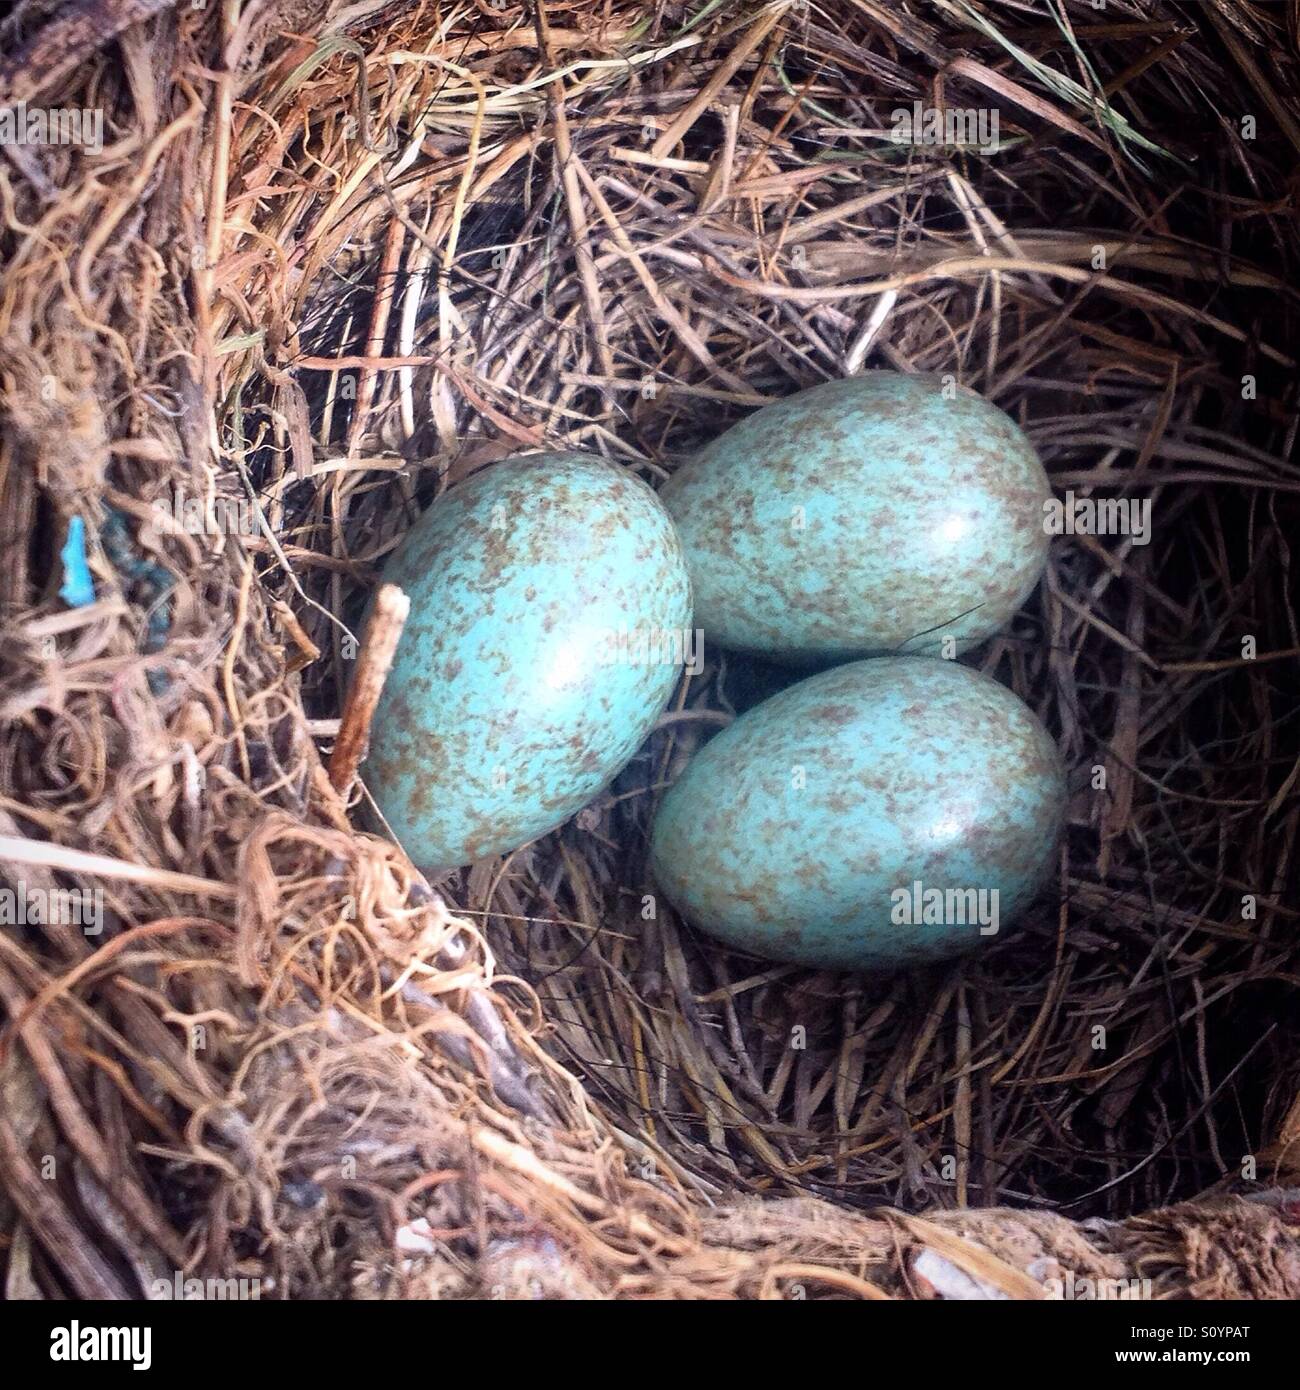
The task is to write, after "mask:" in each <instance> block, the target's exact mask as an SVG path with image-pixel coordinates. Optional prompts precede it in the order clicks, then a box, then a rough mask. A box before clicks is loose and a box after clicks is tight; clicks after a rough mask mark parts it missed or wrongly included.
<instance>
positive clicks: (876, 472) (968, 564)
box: [660, 371, 1051, 661]
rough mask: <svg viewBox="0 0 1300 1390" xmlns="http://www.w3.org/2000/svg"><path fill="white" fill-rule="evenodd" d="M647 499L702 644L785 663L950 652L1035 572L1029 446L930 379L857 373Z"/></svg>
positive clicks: (994, 616) (968, 398)
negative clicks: (691, 597)
mask: <svg viewBox="0 0 1300 1390" xmlns="http://www.w3.org/2000/svg"><path fill="white" fill-rule="evenodd" d="M660 495H661V497H662V498H663V502H664V505H665V506H666V507H667V508H668V510H669V512H671V513H672V517H673V520H674V521H675V522H676V523H677V529H678V531H679V532H680V533H681V537H682V548H683V550H684V551H685V552H686V560H687V564H688V565H689V566H690V570H691V582H692V585H693V586H694V590H695V617H696V621H697V622H699V623H700V625H701V626H702V627H703V629H704V631H705V633H706V635H707V636H709V637H711V638H713V639H714V640H715V641H717V642H720V643H721V644H722V645H723V646H729V647H736V648H740V649H742V650H748V651H755V652H766V653H769V654H771V655H776V656H778V657H780V658H781V659H784V660H794V661H812V660H817V659H819V658H830V659H833V660H845V659H847V658H850V657H855V656H862V655H865V654H868V653H872V652H886V651H899V652H902V651H916V652H925V653H928V654H931V655H940V654H942V655H945V656H947V655H950V654H951V652H952V651H953V650H956V651H962V650H964V649H965V648H967V647H969V646H971V645H973V644H974V643H976V642H979V641H982V640H983V639H984V638H986V637H988V636H990V635H991V634H993V633H994V632H996V631H998V629H999V628H1001V627H1003V626H1004V625H1005V624H1006V622H1007V620H1008V619H1009V618H1010V617H1011V615H1012V614H1013V613H1015V611H1016V609H1017V608H1019V607H1020V605H1021V604H1022V603H1023V602H1024V601H1025V599H1026V598H1027V597H1028V596H1029V594H1030V593H1031V592H1032V590H1033V588H1034V585H1035V584H1036V583H1037V582H1038V579H1039V576H1040V575H1041V574H1042V571H1043V566H1044V564H1045V563H1046V560H1047V547H1048V535H1047V531H1046V529H1045V526H1044V512H1043V503H1044V502H1045V501H1047V500H1048V499H1049V498H1050V497H1051V491H1050V488H1049V487H1048V483H1047V476H1046V474H1045V473H1044V472H1043V467H1042V464H1041V463H1040V462H1039V461H1038V457H1037V455H1036V454H1035V452H1034V449H1033V446H1032V445H1031V444H1030V443H1029V441H1028V440H1027V439H1026V438H1025V436H1024V434H1023V433H1022V432H1021V431H1020V429H1019V428H1018V427H1017V425H1016V424H1015V422H1014V421H1013V420H1012V419H1011V418H1010V417H1009V416H1008V415H1006V414H1005V413H1004V412H1003V411H1001V410H999V409H998V408H997V407H996V406H993V405H990V404H989V402H988V401H986V400H984V399H982V398H981V397H980V396H978V395H976V394H975V393H974V392H972V391H968V390H965V389H963V388H959V387H951V388H950V389H949V390H947V391H945V389H944V387H943V384H942V380H941V378H939V377H935V376H912V375H907V374H904V373H899V372H883V371H882V372H866V373H864V374H863V375H862V376H856V377H849V378H848V379H846V380H844V381H831V382H826V383H825V384H823V385H821V386H814V387H812V388H810V389H809V390H807V391H800V392H798V393H797V394H796V395H793V396H789V397H787V398H786V399H785V400H781V401H777V402H775V403H774V404H772V405H769V406H765V407H763V409H761V410H759V411H756V412H755V413H754V414H753V415H751V416H749V417H748V418H747V419H745V420H742V421H741V422H740V423H739V424H738V425H736V426H734V427H733V428H732V429H730V430H728V431H727V433H726V434H724V435H722V436H721V437H720V438H719V439H716V440H714V442H713V443H712V444H709V445H707V446H706V447H705V448H704V449H702V450H701V451H700V452H699V453H698V454H696V455H695V456H694V457H692V458H691V459H689V460H687V462H686V463H684V464H683V465H682V466H681V467H680V468H679V469H678V470H677V472H676V473H675V474H674V475H673V476H672V477H671V478H670V479H669V480H668V482H667V483H666V484H665V485H664V487H663V488H662V490H661V493H660ZM948 636H951V637H953V638H954V639H955V648H947V649H945V648H944V647H943V646H942V645H941V643H942V640H943V638H945V637H948Z"/></svg>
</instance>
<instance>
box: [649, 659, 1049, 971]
mask: <svg viewBox="0 0 1300 1390" xmlns="http://www.w3.org/2000/svg"><path fill="white" fill-rule="evenodd" d="M1064 805H1065V778H1064V774H1063V771H1062V767H1061V760H1060V757H1059V755H1058V753H1057V750H1056V745H1055V744H1054V743H1053V742H1052V739H1051V737H1050V736H1049V734H1048V733H1047V731H1046V730H1045V729H1044V728H1043V726H1042V725H1041V724H1040V723H1039V721H1038V719H1037V718H1036V717H1035V715H1034V713H1033V712H1032V711H1031V710H1030V709H1029V707H1028V706H1027V705H1025V704H1024V703H1023V702H1022V701H1021V700H1020V699H1019V698H1018V697H1017V696H1015V695H1013V694H1012V692H1011V691H1009V690H1008V689H1006V687H1005V686H1002V685H999V684H998V682H997V681H995V680H991V679H990V678H989V677H987V676H983V675H981V674H980V673H979V672H977V671H973V670H971V669H970V668H969V667H966V666H959V665H957V664H956V663H955V662H951V661H941V660H934V659H931V658H928V657H881V658H879V659H878V660H872V661H858V662H853V663H851V664H850V665H847V666H839V667H835V668H834V669H832V670H830V671H824V672H822V673H821V674H820V675H816V676H811V677H809V678H808V679H807V680H804V681H800V682H799V683H798V684H797V685H793V686H791V687H790V688H789V689H787V690H783V691H782V692H781V693H780V694H778V695H774V696H773V697H772V698H771V699H770V700H768V701H766V702H765V703H763V704H761V705H758V706H756V707H755V708H754V709H751V710H749V711H748V712H747V713H745V714H743V715H741V717H740V718H739V719H737V720H736V722H735V723H734V724H731V725H730V726H728V727H727V728H726V729H725V730H723V732H722V733H720V734H718V735H717V737H715V738H714V739H713V740H712V741H711V742H709V743H707V744H706V745H705V746H704V748H703V749H702V750H701V751H700V752H699V753H698V754H697V755H696V756H695V757H694V758H693V759H692V760H691V761H690V762H689V763H688V764H687V766H686V770H685V771H684V772H683V774H682V776H681V778H680V779H679V780H678V781H677V782H676V783H675V785H674V786H673V787H672V788H671V789H670V790H669V792H668V793H667V795H666V796H665V797H664V799H663V802H662V804H661V806H660V808H659V812H658V815H657V816H656V818H655V824H654V831H653V835H652V842H651V859H652V865H653V870H654V875H655V878H656V880H657V882H658V884H659V886H660V888H661V889H662V890H663V892H664V893H665V895H666V896H667V897H668V898H669V900H670V901H671V902H672V903H673V904H674V905H675V906H676V907H677V908H678V909H679V910H680V911H681V913H682V915H683V916H684V917H686V918H687V920H688V921H691V922H693V923H694V924H695V925H696V926H698V927H699V928H701V929H702V930H703V931H706V932H708V933H710V934H711V935H713V936H716V937H718V938H720V939H721V940H722V941H725V942H727V943H728V944H729V945H732V946H735V947H738V948H740V949H742V950H745V951H750V952H752V953H754V954H755V955H760V956H767V957H770V958H771V959H774V960H782V961H794V962H798V963H802V964H807V965H815V966H822V967H825V968H828V969H854V970H881V971H888V970H894V969H901V968H904V967H907V966H911V965H915V964H920V963H923V962H927V961H932V960H939V959H943V958H944V957H947V956H952V955H957V954H960V953H962V952H965V951H970V950H975V949H976V948H979V947H983V946H987V945H989V944H991V943H993V942H995V941H997V940H1000V939H1001V937H1000V934H1001V932H1002V931H1003V929H1005V928H1006V927H1007V926H1008V925H1009V924H1010V923H1011V922H1012V921H1013V920H1014V918H1015V917H1016V915H1017V914H1018V913H1020V912H1021V911H1022V910H1023V909H1024V907H1025V906H1026V905H1027V904H1028V903H1029V901H1030V900H1031V899H1032V898H1033V896H1034V894H1035V893H1036V891H1037V890H1038V888H1039V886H1040V885H1041V883H1042V882H1043V879H1044V876H1045V874H1046V872H1047V869H1048V867H1049V864H1050V862H1051V859H1052V850H1053V846H1054V844H1055V842H1056V838H1057V835H1058V832H1059V830H1060V827H1061V822H1062V818H1063V814H1064Z"/></svg>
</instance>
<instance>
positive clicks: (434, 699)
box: [364, 453, 691, 872]
mask: <svg viewBox="0 0 1300 1390" xmlns="http://www.w3.org/2000/svg"><path fill="white" fill-rule="evenodd" d="M384 578H385V579H386V580H389V581H391V582H392V583H394V584H398V585H400V586H401V587H402V588H403V589H404V590H405V591H406V593H407V594H408V595H409V596H410V599H411V613H410V617H409V618H408V620H407V624H406V629H405V631H404V633H403V635H402V640H401V643H400V645H399V646H398V650H397V658H396V661H395V663H394V665H393V669H392V672H391V673H390V675H389V677H388V681H387V684H386V685H385V687H384V693H383V696H382V698H381V700H380V703H379V707H378V709H377V710H376V713H375V718H374V723H373V729H372V735H371V747H370V754H369V758H368V761H367V762H366V764H365V768H364V776H365V780H366V785H367V787H368V788H369V790H370V792H371V793H372V795H373V796H374V798H375V802H376V804H377V805H378V807H379V809H380V810H381V811H382V812H383V815H384V818H385V819H386V820H387V822H388V825H389V826H390V828H391V829H392V831H393V832H394V834H395V835H396V836H397V838H398V839H399V841H400V842H401V843H402V845H403V847H404V848H405V849H406V851H407V852H408V853H409V854H410V856H411V858H412V859H413V860H414V862H415V863H416V864H417V865H419V866H420V867H421V868H423V869H425V870H427V871H429V872H436V871H439V870H443V869H448V868H453V867H456V866H459V865H463V864H469V863H471V862H473V861H474V860H476V859H481V858H484V857H485V856H487V855H491V854H498V853H502V852H504V851H506V850H512V849H517V848H518V847H519V846H520V845H522V844H525V843H526V842H527V841H529V840H531V839H533V838H534V837H536V836H538V835H541V834H543V833H545V832H546V831H548V830H551V829H554V827H556V826H557V825H559V824H560V823H561V822H562V821H564V820H566V819H567V818H568V817H569V816H570V815H572V814H573V813H574V812H575V811H577V810H578V809H579V808H581V807H582V806H583V805H584V804H586V803H587V802H588V801H590V800H591V798H592V797H593V796H595V795H596V794H597V793H598V792H599V791H600V790H601V789H602V788H603V787H605V786H606V785H607V783H608V782H609V781H610V780H611V779H612V778H613V777H614V776H615V775H616V774H617V773H618V772H619V771H620V770H621V769H622V768H623V767H624V766H625V765H626V764H627V762H628V761H629V760H630V759H631V757H632V755H633V754H634V753H635V752H636V749H637V747H638V745H639V744H640V743H641V742H642V741H643V740H644V739H645V737H646V735H647V734H648V733H649V732H650V729H651V727H652V726H653V724H654V722H655V720H656V719H657V718H658V716H659V714H660V713H661V712H662V710H663V708H664V705H665V704H666V703H667V701H668V698H669V696H670V695H671V694H672V690H673V687H674V685H675V683H676V680H677V676H678V668H677V665H676V664H674V660H673V656H674V651H675V647H674V642H675V641H677V642H680V640H681V635H682V634H684V633H686V632H687V631H688V630H689V629H690V627H691V591H690V580H689V577H688V575H687V572H686V566H685V563H684V561H683V558H682V553H681V547H680V544H679V542H678V539H677V535H676V532H675V530H674V528H673V525H672V522H671V521H670V520H669V518H668V515H667V513H666V512H665V511H664V509H663V507H662V506H661V505H660V503H659V500H658V498H657V497H656V496H655V494H654V493H653V492H652V491H651V490H650V489H649V488H648V487H647V486H646V485H645V484H644V483H642V482H641V481H640V480H639V479H637V478H635V477H634V476H632V474H630V473H627V472H625V471H624V470H622V469H620V468H618V467H616V466H614V465H612V464H609V463H606V462H604V461H603V460H601V459H598V458H593V457H589V456H587V455H584V454H555V453H551V454H535V455H530V456H525V457H522V458H514V459H507V460H506V461H504V462H502V463H499V464H496V465H494V466H492V467H491V468H489V469H486V470H485V471H483V472H481V473H478V474H475V475H474V476H473V477H471V478H469V479H467V480H466V481H465V482H463V483H461V484H460V485H458V486H457V487H454V488H452V489H451V490H450V491H449V492H446V493H444V494H443V495H442V496H441V497H439V498H438V499H437V501H435V502H434V503H433V505H432V506H431V507H430V508H429V509H428V510H427V511H426V512H425V513H424V514H423V515H422V516H421V517H420V519H419V520H418V521H417V522H416V524H415V525H414V526H413V527H412V528H411V531H410V532H409V534H408V535H407V536H406V538H405V539H404V540H403V542H402V544H401V546H400V548H399V549H398V551H397V552H396V553H395V554H394V555H393V557H392V559H391V561H390V562H389V564H388V565H387V566H386V569H385V573H384Z"/></svg>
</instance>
